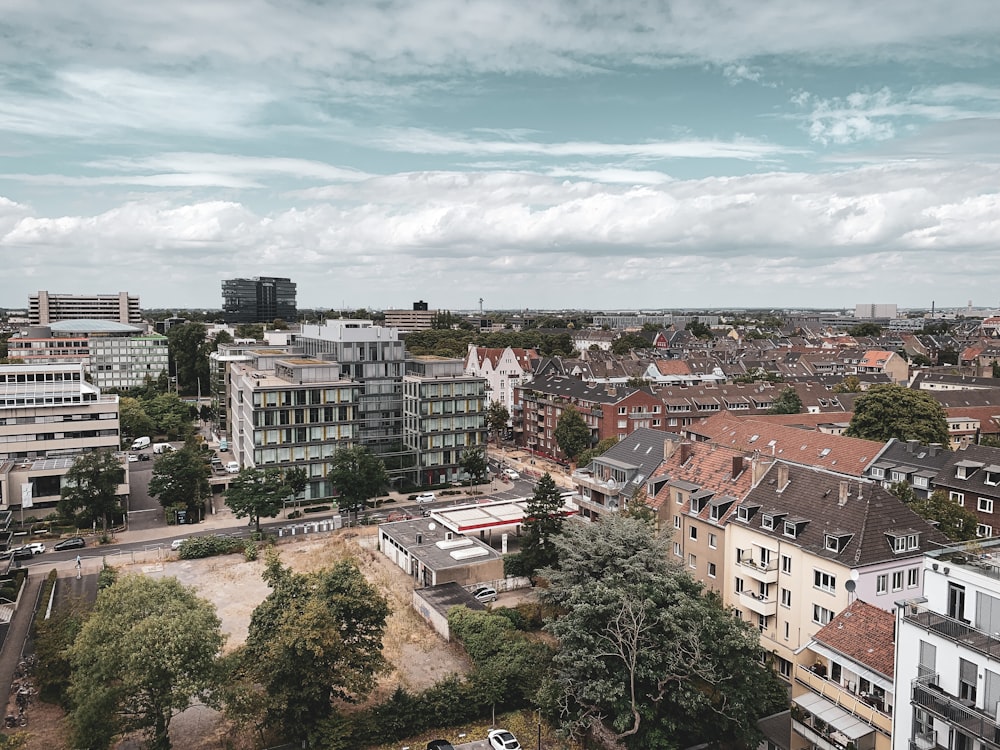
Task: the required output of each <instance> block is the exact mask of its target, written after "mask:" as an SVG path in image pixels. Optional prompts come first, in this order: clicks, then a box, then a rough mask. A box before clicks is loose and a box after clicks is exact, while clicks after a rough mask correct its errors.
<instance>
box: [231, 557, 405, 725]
mask: <svg viewBox="0 0 1000 750" xmlns="http://www.w3.org/2000/svg"><path fill="white" fill-rule="evenodd" d="M264 580H265V581H266V582H267V583H268V585H270V587H271V589H272V590H271V593H270V594H269V595H268V596H267V598H266V599H265V600H264V601H263V602H261V604H260V605H258V607H257V608H256V609H255V610H254V612H253V615H252V616H251V618H250V628H249V632H248V634H247V640H246V645H245V646H243V647H242V649H240V651H239V652H238V657H237V662H238V664H239V668H238V670H237V673H236V675H235V680H234V682H235V686H237V687H239V688H240V689H239V690H238V691H236V692H235V694H236V695H238V696H241V699H240V701H239V702H238V703H237V704H235V705H233V703H230V705H231V706H233V707H235V708H236V709H237V711H238V709H239V707H240V706H245V707H249V708H250V709H251V710H252V711H253V712H254V713H253V714H252V715H250V716H246V717H244V718H245V719H249V720H254V721H259V722H261V724H262V725H263V726H268V727H278V728H280V729H281V731H282V733H283V735H284V736H286V737H287V738H288V739H292V740H296V741H300V740H303V739H306V738H307V737H309V736H310V735H311V734H312V733H313V731H314V730H315V729H316V728H317V727H318V726H319V725H321V724H322V723H323V722H324V721H326V720H328V719H330V718H331V717H332V716H333V714H334V701H335V700H343V701H357V700H359V699H361V698H364V697H365V696H366V695H368V693H369V692H370V691H371V690H372V688H374V686H375V682H376V679H377V678H378V676H379V675H380V674H381V673H382V672H384V671H385V669H386V661H385V659H384V657H383V656H382V637H383V634H384V633H385V621H386V618H387V617H388V616H389V612H390V610H389V605H388V604H387V602H386V600H385V597H383V596H382V594H381V593H380V592H379V591H378V589H376V588H375V587H374V586H372V585H371V584H370V583H368V582H367V581H366V580H365V578H364V576H363V575H362V574H361V572H360V571H359V570H358V568H357V565H356V564H355V563H354V561H353V560H340V561H338V562H337V563H335V564H334V565H333V566H332V567H330V568H324V569H322V570H317V571H314V572H311V573H293V572H292V571H291V570H290V569H288V568H285V567H283V566H282V565H281V563H280V561H279V559H278V557H277V555H276V554H274V553H273V552H272V553H269V556H268V560H267V565H266V568H265V572H264ZM232 694H233V692H232V691H231V695H232ZM247 695H250V696H251V697H252V698H253V699H251V700H247V698H246V696H247Z"/></svg>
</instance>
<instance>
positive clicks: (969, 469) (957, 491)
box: [934, 445, 1000, 537]
mask: <svg viewBox="0 0 1000 750" xmlns="http://www.w3.org/2000/svg"><path fill="white" fill-rule="evenodd" d="M934 489H939V490H942V491H944V492H947V493H948V498H949V499H950V500H952V501H953V502H955V503H958V504H959V505H961V506H962V507H964V508H966V509H967V510H971V511H972V512H973V513H975V514H976V517H977V518H978V519H979V525H978V527H977V531H976V533H977V535H978V536H981V537H990V536H993V530H994V529H998V530H1000V515H998V514H1000V448H989V447H987V446H984V445H968V446H965V447H964V448H962V449H960V450H957V451H952V452H950V453H949V454H948V461H947V462H945V464H944V465H943V466H942V467H941V470H940V471H939V472H938V474H937V476H936V477H934Z"/></svg>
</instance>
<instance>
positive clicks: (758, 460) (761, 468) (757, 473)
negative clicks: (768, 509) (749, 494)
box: [750, 451, 771, 487]
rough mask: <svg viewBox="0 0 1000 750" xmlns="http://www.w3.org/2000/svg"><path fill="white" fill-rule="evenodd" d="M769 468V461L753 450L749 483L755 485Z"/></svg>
mask: <svg viewBox="0 0 1000 750" xmlns="http://www.w3.org/2000/svg"><path fill="white" fill-rule="evenodd" d="M770 468H771V461H770V460H769V459H768V458H764V457H762V456H761V455H760V453H759V452H757V451H754V454H753V458H751V459H750V483H751V484H752V485H753V486H754V487H756V486H757V485H758V484H760V480H762V479H763V478H764V475H765V474H766V473H767V470H768V469H770Z"/></svg>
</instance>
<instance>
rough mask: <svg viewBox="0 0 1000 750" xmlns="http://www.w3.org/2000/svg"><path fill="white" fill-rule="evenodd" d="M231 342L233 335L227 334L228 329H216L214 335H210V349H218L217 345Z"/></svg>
mask: <svg viewBox="0 0 1000 750" xmlns="http://www.w3.org/2000/svg"><path fill="white" fill-rule="evenodd" d="M231 343H233V337H232V336H230V335H229V331H226V330H219V331H216V333H215V335H214V336H213V337H212V351H216V352H217V351H219V347H220V346H222V345H223V344H231Z"/></svg>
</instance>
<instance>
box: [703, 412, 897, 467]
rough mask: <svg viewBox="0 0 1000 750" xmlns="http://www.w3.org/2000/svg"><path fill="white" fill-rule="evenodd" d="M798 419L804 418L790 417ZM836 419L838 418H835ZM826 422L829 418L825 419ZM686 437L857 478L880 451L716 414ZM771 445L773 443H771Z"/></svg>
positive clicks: (871, 444)
mask: <svg viewBox="0 0 1000 750" xmlns="http://www.w3.org/2000/svg"><path fill="white" fill-rule="evenodd" d="M794 416H797V417H799V418H802V417H803V416H805V415H802V414H797V415H794ZM838 416H839V415H838ZM827 421H829V415H827ZM687 432H688V434H690V435H696V436H699V437H700V438H701V439H703V440H708V441H710V442H715V443H718V444H719V445H724V446H727V447H731V448H736V449H737V450H742V451H744V452H747V453H749V452H752V451H759V452H760V453H762V454H764V455H771V456H774V457H775V458H780V459H782V460H784V461H789V462H791V463H797V464H803V465H805V466H818V467H821V468H824V469H829V470H830V471H834V472H837V473H838V474H846V475H848V476H856V477H860V476H862V475H863V474H864V471H865V468H866V467H867V466H868V464H869V463H871V462H872V460H873V459H874V458H875V456H876V455H877V454H878V452H879V451H880V450H881V449H882V446H883V443H880V442H877V441H875V440H862V439H861V438H851V437H843V436H841V435H830V434H828V433H825V432H819V431H815V430H803V429H800V428H797V427H788V426H785V425H777V424H773V423H771V422H765V421H762V420H759V419H755V418H740V417H735V416H733V415H732V414H730V413H729V412H720V413H718V414H714V415H712V416H711V417H707V418H705V419H701V420H698V421H697V422H695V423H694V424H692V425H691V426H690V427H688V428H687ZM772 441H773V442H772Z"/></svg>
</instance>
